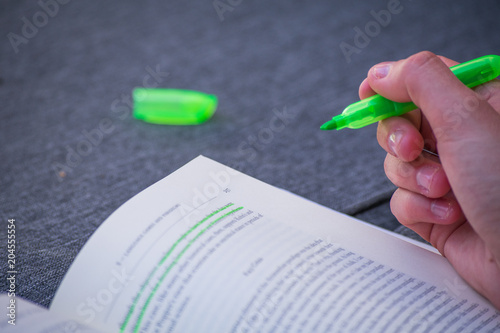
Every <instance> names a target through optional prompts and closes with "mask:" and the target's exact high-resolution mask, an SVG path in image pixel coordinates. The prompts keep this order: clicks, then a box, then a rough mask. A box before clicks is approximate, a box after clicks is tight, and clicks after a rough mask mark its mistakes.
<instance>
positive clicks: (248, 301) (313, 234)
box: [51, 156, 500, 332]
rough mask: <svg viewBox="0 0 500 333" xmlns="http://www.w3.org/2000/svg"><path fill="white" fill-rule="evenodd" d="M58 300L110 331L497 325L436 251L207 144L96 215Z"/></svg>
mask: <svg viewBox="0 0 500 333" xmlns="http://www.w3.org/2000/svg"><path fill="white" fill-rule="evenodd" d="M51 309H52V310H54V311H57V312H58V313H61V314H64V315H65V316H69V317H72V318H75V319H77V320H79V321H81V322H84V323H88V324H92V325H93V326H96V327H98V326H100V327H102V328H103V329H105V330H106V331H108V332H160V331H161V332H174V331H178V332H200V331H204V332H253V331H255V332H257V331H266V332H267V331H269V332H271V331H272V332H292V331H293V332H300V331H302V332H323V331H332V330H337V331H339V330H340V331H355V332H363V331H364V332H401V331H402V330H404V331H407V332H425V331H427V330H429V329H432V330H433V331H440V330H442V331H453V332H458V331H461V330H463V331H470V330H474V329H475V330H477V331H483V329H484V331H485V332H487V331H488V330H490V329H494V328H495V327H497V328H500V313H498V312H497V311H496V310H495V309H494V308H493V307H492V306H491V305H490V304H489V303H488V302H487V301H485V300H484V299H483V298H482V297H481V296H479V295H478V294H476V293H475V292H474V291H473V290H472V289H471V288H470V287H469V286H468V285H467V284H466V283H465V282H464V281H463V280H462V279H460V277H459V276H458V275H457V274H456V273H455V272H454V270H453V268H452V267H451V266H450V265H449V263H448V262H447V261H446V259H444V258H443V257H441V256H440V255H437V254H436V253H433V252H431V251H428V250H426V249H424V248H422V247H419V246H415V245H414V244H411V243H409V242H405V241H404V240H402V239H400V238H397V237H394V236H392V235H390V234H389V233H387V232H383V231H381V230H379V229H378V228H374V227H371V226H370V225H368V224H366V223H363V222H360V221H358V220H356V219H353V218H351V217H348V216H346V215H343V214H340V213H338V212H335V211H333V210H331V209H328V208H325V207H323V206H320V205H318V204H316V203H313V202H311V201H308V200H306V199H303V198H301V197H299V196H297V195H294V194H291V193H289V192H286V191H284V190H280V189H277V188H275V187H272V186H270V185H267V184H265V183H263V182H261V181H259V180H256V179H254V178H251V177H249V176H246V175H244V174H242V173H240V172H237V171H235V170H232V169H230V168H228V167H225V166H224V165H221V164H219V163H217V162H214V161H212V160H210V159H208V158H205V157H202V156H200V157H198V158H196V159H195V160H193V161H192V162H190V163H188V164H187V165H185V166H184V167H182V168H181V169H179V170H177V171H176V172H174V173H172V174H171V175H169V176H168V177H166V178H164V179H163V180H161V181H159V182H157V183H155V184H154V185H152V186H150V187H149V188H148V189H146V190H145V191H143V192H141V193H139V194H138V195H136V196H135V197H133V198H132V199H131V200H129V201H128V202H126V203H125V204H124V205H123V206H121V207H120V208H119V209H118V210H117V211H115V212H114V213H113V214H112V215H111V216H110V217H109V218H108V219H107V220H106V221H105V222H104V223H103V224H102V226H101V227H100V228H99V229H98V230H97V231H96V233H95V234H94V235H93V236H92V237H91V238H90V240H89V241H88V243H87V244H86V245H85V247H84V248H83V249H82V251H81V252H80V254H79V255H78V256H77V258H76V260H75V262H74V263H73V265H72V266H71V268H70V270H69V272H68V274H67V275H66V277H65V279H64V280H63V282H62V284H61V286H60V288H59V289H58V292H57V294H56V297H55V298H54V300H53V303H52V306H51Z"/></svg>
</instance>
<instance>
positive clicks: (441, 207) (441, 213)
mask: <svg viewBox="0 0 500 333" xmlns="http://www.w3.org/2000/svg"><path fill="white" fill-rule="evenodd" d="M450 211H451V204H450V202H449V201H447V200H444V199H436V200H434V201H432V203H431V212H432V214H434V215H435V216H437V217H438V218H440V219H442V220H444V219H446V218H447V217H448V216H449V215H450Z"/></svg>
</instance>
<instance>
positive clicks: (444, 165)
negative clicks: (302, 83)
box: [359, 52, 500, 309]
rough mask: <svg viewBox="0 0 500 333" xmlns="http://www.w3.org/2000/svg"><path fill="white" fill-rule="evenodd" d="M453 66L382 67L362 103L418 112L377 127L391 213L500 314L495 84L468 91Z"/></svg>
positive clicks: (439, 60)
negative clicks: (381, 100)
mask: <svg viewBox="0 0 500 333" xmlns="http://www.w3.org/2000/svg"><path fill="white" fill-rule="evenodd" d="M455 64H457V63H456V62H454V61H452V60H450V59H446V58H444V57H438V56H436V55H434V54H432V53H430V52H421V53H418V54H416V55H413V56H411V57H409V58H408V59H404V60H400V61H397V62H385V63H381V64H378V65H375V66H374V67H372V68H371V69H370V71H369V72H368V77H367V78H366V79H365V80H364V81H363V83H362V84H361V86H360V89H359V95H360V97H361V98H366V97H369V96H371V95H373V94H375V93H378V94H380V95H383V96H384V97H386V98H388V99H390V100H393V101H396V102H408V101H413V102H414V103H415V105H417V106H418V107H419V108H420V109H419V110H415V111H412V112H410V113H407V114H405V115H403V116H401V117H392V118H388V119H384V120H382V121H381V122H380V123H379V127H378V131H377V139H378V142H379V144H380V145H381V146H382V148H384V149H385V150H386V151H387V153H388V154H387V157H386V160H385V163H384V167H385V172H386V175H387V177H388V178H389V179H390V180H391V182H393V183H394V184H395V185H396V186H398V189H397V190H396V192H395V193H394V195H393V197H392V199H391V210H392V212H393V214H394V215H395V216H396V218H397V219H398V220H399V222H401V223H402V224H403V225H406V226H407V227H409V228H411V229H413V230H414V231H415V232H417V233H418V234H419V235H420V236H422V237H423V238H424V239H425V240H427V241H428V242H430V243H431V244H432V245H433V246H434V247H436V248H437V249H438V250H439V252H441V253H442V254H443V256H445V257H446V258H447V259H448V260H449V261H450V263H451V264H452V265H453V267H454V268H455V270H456V271H457V272H458V273H459V274H460V275H461V276H462V277H463V278H464V280H466V281H467V282H468V283H469V284H470V285H471V286H472V287H473V288H475V289H476V290H477V291H478V292H479V293H481V294H482V295H484V296H485V297H486V298H487V299H489V300H490V301H491V302H492V303H493V305H495V306H496V307H497V308H499V309H500V81H499V80H494V81H491V82H489V83H487V84H484V85H482V86H480V87H478V88H476V89H475V90H471V89H469V88H467V87H466V86H465V85H463V84H462V83H461V82H460V81H459V80H458V79H457V78H456V77H455V76H454V75H453V74H452V73H451V71H450V70H449V69H448V68H447V67H449V66H453V65H455ZM424 147H425V148H426V149H429V150H431V151H434V152H438V153H439V159H437V160H436V158H434V157H433V156H431V155H429V154H426V153H422V149H423V148H424ZM439 160H440V161H439Z"/></svg>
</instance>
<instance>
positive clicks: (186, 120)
mask: <svg viewBox="0 0 500 333" xmlns="http://www.w3.org/2000/svg"><path fill="white" fill-rule="evenodd" d="M132 97H133V100H134V111H133V115H134V117H135V118H136V119H140V120H143V121H145V122H148V123H153V124H162V125H197V124H201V123H203V122H205V121H207V120H208V119H210V117H212V115H213V114H214V112H215V109H216V108H217V96H215V95H209V94H205V93H202V92H199V91H194V90H182V89H157V88H135V89H134V91H133V92H132Z"/></svg>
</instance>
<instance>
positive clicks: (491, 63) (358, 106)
mask: <svg viewBox="0 0 500 333" xmlns="http://www.w3.org/2000/svg"><path fill="white" fill-rule="evenodd" d="M450 70H451V71H452V72H453V74H455V76H456V77H457V78H458V79H459V80H460V81H462V83H463V84H465V85H466V86H467V87H469V88H472V87H475V86H478V85H480V84H483V83H486V82H488V81H491V80H493V79H495V78H496V77H498V76H499V75H500V56H497V55H487V56H483V57H479V58H477V59H473V60H470V61H467V62H464V63H461V64H458V65H455V66H453V67H450ZM415 109H417V106H416V105H415V104H413V103H412V102H408V103H397V102H393V101H390V100H388V99H387V98H385V97H382V96H380V95H374V96H371V97H368V98H365V99H362V100H360V101H358V102H356V103H353V104H351V105H349V106H348V107H347V108H345V110H344V111H343V112H342V114H340V115H338V116H335V117H333V118H332V120H330V121H327V122H326V123H324V124H323V125H322V126H321V129H322V130H332V129H337V130H340V129H342V128H345V127H349V128H361V127H363V126H366V125H370V124H373V123H375V122H377V121H379V120H382V119H385V118H389V117H394V116H399V115H402V114H403V113H406V112H409V111H412V110H415Z"/></svg>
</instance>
